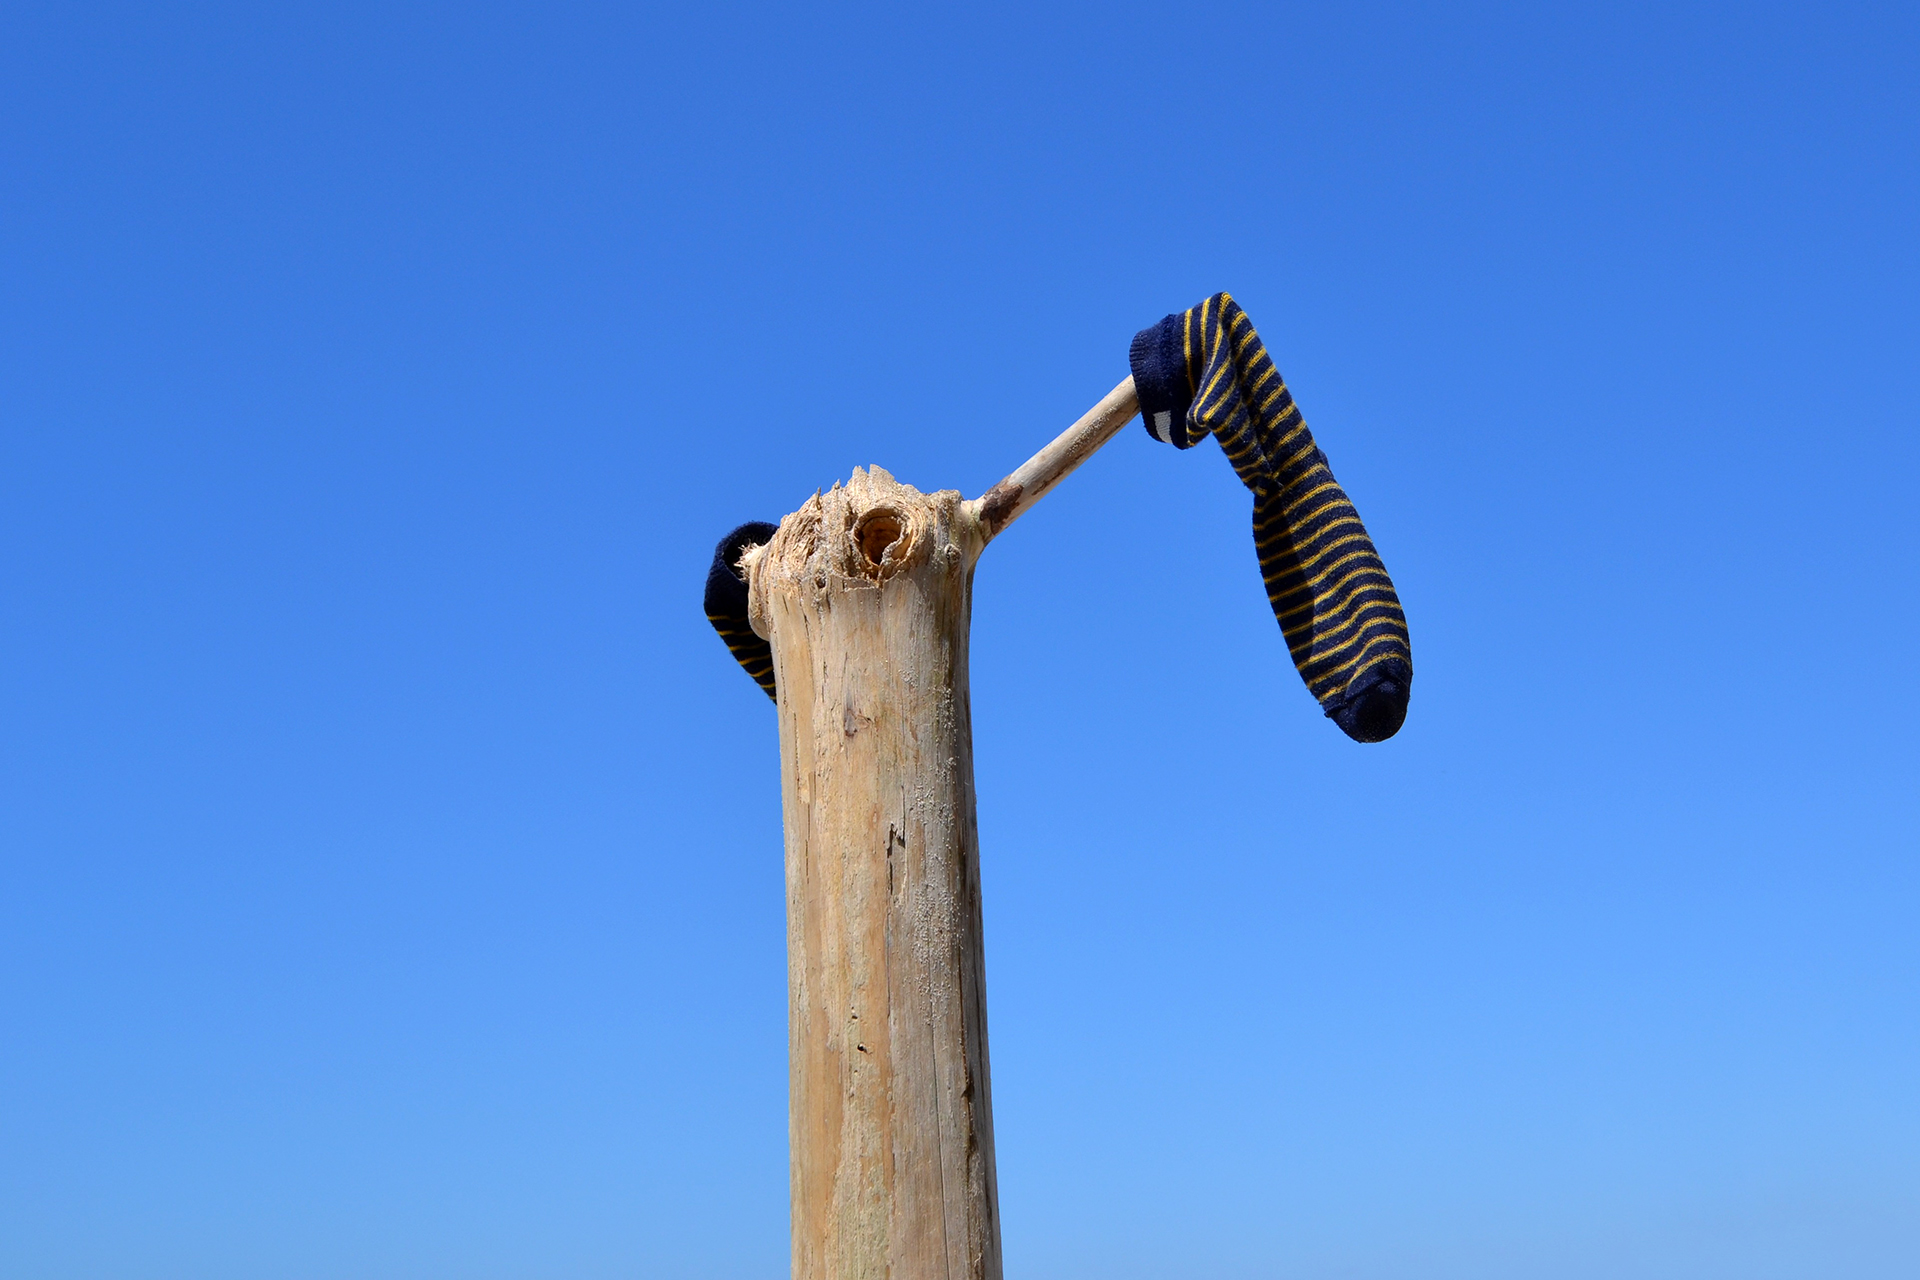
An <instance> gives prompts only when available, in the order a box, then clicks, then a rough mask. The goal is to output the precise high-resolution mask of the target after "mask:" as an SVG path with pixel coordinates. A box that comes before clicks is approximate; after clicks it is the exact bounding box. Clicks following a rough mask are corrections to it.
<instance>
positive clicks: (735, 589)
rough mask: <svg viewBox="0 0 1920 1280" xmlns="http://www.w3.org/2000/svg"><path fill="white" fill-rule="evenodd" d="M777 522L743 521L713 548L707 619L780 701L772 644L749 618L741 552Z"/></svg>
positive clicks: (765, 536)
mask: <svg viewBox="0 0 1920 1280" xmlns="http://www.w3.org/2000/svg"><path fill="white" fill-rule="evenodd" d="M779 528H780V526H779V525H777V524H768V523H767V522H766V521H764V520H754V521H750V522H748V523H747V524H743V525H741V526H740V527H739V528H738V529H735V530H734V531H733V532H732V533H730V534H728V535H727V536H726V537H724V538H722V539H720V545H719V546H717V547H715V548H714V549H713V564H712V566H711V567H709V568H708V569H707V599H706V605H707V621H708V622H711V623H712V624H713V629H714V630H715V631H718V632H719V633H720V638H721V639H722V640H724V641H726V642H727V652H729V653H731V654H732V655H733V657H734V660H735V661H736V662H738V663H739V664H740V665H741V666H742V667H745V668H746V671H747V674H748V675H750V676H752V677H753V678H754V679H755V680H756V681H758V682H759V684H760V687H761V688H762V689H765V690H766V691H767V696H768V697H769V698H773V699H774V700H775V701H778V700H779V699H778V696H777V695H776V694H775V692H774V686H773V646H772V645H770V644H768V643H767V642H766V641H765V640H762V639H761V638H760V637H759V636H757V635H755V634H753V626H752V624H751V623H749V622H748V621H747V584H746V581H745V580H744V579H743V578H741V576H740V553H741V552H742V551H745V550H746V549H747V548H748V547H751V546H754V545H756V544H764V543H766V542H767V541H768V540H769V539H771V538H772V537H773V535H774V534H775V533H776V532H778V531H779Z"/></svg>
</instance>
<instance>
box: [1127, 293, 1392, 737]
mask: <svg viewBox="0 0 1920 1280" xmlns="http://www.w3.org/2000/svg"><path fill="white" fill-rule="evenodd" d="M1130 363H1131V364H1132V365H1133V381H1134V388H1135V390H1136V391H1137V392H1138V393H1139V396H1140V416H1141V418H1142V419H1143V420H1144V421H1145V423H1146V427H1147V431H1148V433H1149V434H1151V435H1152V436H1153V437H1154V439H1156V440H1159V441H1161V442H1162V443H1165V444H1170V445H1172V446H1174V447H1175V448H1176V449H1190V448H1192V447H1193V446H1194V445H1196V444H1198V443H1199V442H1200V441H1201V439H1202V438H1203V437H1205V436H1206V435H1208V434H1209V433H1211V434H1212V435H1213V437H1214V438H1215V439H1217V440H1218V441H1219V442H1220V448H1221V449H1222V450H1223V451H1224V452H1225V453H1226V455H1227V460H1228V461H1229V462H1231V463H1233V469H1234V471H1235V472H1236V473H1237V474H1238V475H1239V477H1240V481H1241V483H1242V484H1244V485H1246V486H1247V488H1248V489H1250V490H1252V491H1253V541H1254V547H1255V549H1256V550H1257V551H1258V553H1259V556H1260V573H1261V576H1262V577H1264V578H1265V579H1266V584H1267V600H1268V601H1269V602H1270V603H1271V604H1272V606H1273V616H1274V617H1275V618H1276V619H1277V620H1278V621H1279V623H1280V632H1281V634H1282V635H1283V636H1284V637H1285V638H1286V641H1287V649H1288V651H1289V652H1290V653H1291V654H1292V655H1293V665H1294V666H1295V667H1296V668H1297V669H1298V670H1299V672H1300V678H1301V679H1302V680H1304V681H1306V685H1307V690H1308V692H1310V693H1312V694H1313V696H1314V697H1315V698H1317V699H1318V700H1319V702H1320V705H1321V707H1322V708H1323V709H1324V710H1325V711H1326V713H1327V716H1328V718H1330V719H1331V720H1332V721H1333V722H1334V723H1335V724H1337V725H1339V726H1340V727H1341V729H1343V730H1345V731H1346V734H1347V736H1348V737H1350V738H1352V739H1354V740H1355V741H1356V742H1379V741H1381V740H1383V739H1385V738H1391V737H1392V736H1393V735H1394V733H1395V732H1397V731H1398V730H1399V728H1400V724H1401V722H1402V721H1403V720H1405V719H1406V716H1407V694H1408V691H1409V689H1410V687H1411V686H1412V683H1413V650H1412V648H1411V647H1410V646H1409V644H1408V641H1407V619H1406V615H1405V614H1404V613H1402V612H1401V609H1400V597H1399V596H1397V595H1396V594H1394V590H1393V582H1392V580H1391V579H1389V578H1388V577H1387V570H1386V567H1385V566H1384V565H1382V564H1381V563H1380V554H1379V552H1377V551H1375V550H1374V549H1373V540H1372V539H1371V538H1369V537H1368V536H1367V531H1366V529H1365V527H1363V526H1362V525H1361V523H1360V516H1359V514H1358V513H1357V512H1356V511H1354V509H1353V504H1352V503H1351V502H1349V501H1347V495H1346V494H1345V493H1344V492H1343V491H1342V490H1341V488H1340V486H1339V484H1338V483H1337V482H1335V480H1334V478H1333V472H1332V471H1330V470H1329V469H1328V468H1327V455H1326V454H1324V453H1322V452H1320V450H1319V448H1318V447H1317V446H1316V445H1315V444H1314V443H1313V435H1312V433H1311V432H1309V431H1308V430H1307V424H1306V422H1305V420H1303V419H1302V418H1301V416H1300V409H1299V407H1298V406H1297V405H1295V404H1294V403H1293V394H1292V393H1291V392H1289V391H1288V390H1287V384H1286V382H1285V381H1284V380H1282V378H1281V377H1280V373H1279V371H1278V370H1276V369H1275V368H1274V367H1273V361H1272V360H1271V359H1270V358H1269V357H1268V355H1267V349H1266V347H1265V345H1264V344H1262V343H1261V341H1260V335H1259V334H1257V333H1255V332H1254V331H1253V322H1252V321H1250V320H1248V319H1247V314H1246V312H1244V311H1242V310H1241V309H1240V306H1239V304H1238V303H1236V302H1235V301H1234V300H1233V299H1232V297H1230V296H1229V295H1227V294H1224V293H1216V294H1215V295H1213V297H1211V298H1208V299H1207V300H1206V301H1205V302H1203V303H1201V304H1200V305H1199V306H1197V307H1194V308H1193V309H1192V310H1190V311H1186V312H1184V313H1182V314H1179V315H1171V316H1168V317H1167V318H1166V319H1164V320H1162V321H1161V322H1160V323H1159V324H1157V325H1154V326H1153V327H1152V328H1151V329H1143V330H1141V331H1140V333H1139V335H1138V336H1136V337H1135V338H1134V340H1133V349H1132V351H1131V352H1130Z"/></svg>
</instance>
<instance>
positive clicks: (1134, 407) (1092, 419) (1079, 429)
mask: <svg viewBox="0 0 1920 1280" xmlns="http://www.w3.org/2000/svg"><path fill="white" fill-rule="evenodd" d="M1139 412H1140V397H1139V396H1138V395H1137V394H1135V392H1134V389H1133V379H1132V378H1128V379H1127V380H1126V381H1124V382H1122V383H1121V384H1120V385H1119V386H1117V387H1115V388H1114V389H1113V390H1111V391H1109V392H1107V394H1106V398H1105V399H1103V400H1101V401H1100V403H1099V404H1097V405H1095V406H1093V408H1091V409H1089V410H1087V411H1086V413H1084V414H1083V415H1081V418H1080V420H1079V421H1078V422H1076V423H1074V424H1073V425H1072V426H1070V427H1068V428H1067V429H1066V430H1065V431H1062V432H1061V433H1060V434H1059V435H1057V436H1055V437H1054V439H1053V443H1052V444H1049V445H1048V446H1047V447H1046V448H1044V449H1042V450H1041V451H1040V452H1038V453H1036V454H1034V455H1033V456H1032V457H1031V458H1028V459H1027V460H1026V461H1025V462H1023V463H1021V464H1020V468H1019V469H1018V470H1017V471H1015V472H1014V473H1013V474H1012V475H1010V476H1008V477H1007V478H1006V479H1005V480H1002V481H1001V482H1000V483H999V484H997V485H995V486H993V488H991V489H989V490H987V491H986V492H985V493H983V494H981V495H980V496H979V497H978V498H975V499H974V500H973V501H972V502H969V503H967V504H966V505H967V508H968V509H969V510H970V511H971V512H972V514H973V516H974V518H975V519H976V520H977V521H979V525H980V530H981V532H982V533H984V534H985V535H986V537H987V539H988V540H989V541H991V540H992V539H993V538H994V537H996V536H997V535H998V534H999V533H1000V531H1001V530H1003V529H1005V528H1006V527H1007V526H1008V525H1010V524H1012V523H1013V522H1014V521H1015V520H1018V519H1019V518H1020V517H1021V516H1022V515H1023V514H1024V513H1025V512H1026V510H1027V508H1028V507H1031V506H1032V505H1033V504H1034V503H1036V502H1038V501H1040V499H1042V498H1044V497H1046V496H1047V494H1048V493H1049V492H1050V491H1051V490H1052V489H1053V486H1055V485H1056V484H1059V483H1060V482H1061V481H1062V480H1064V479H1066V477H1067V475H1068V473H1070V472H1071V471H1072V470H1073V469H1074V468H1075V467H1077V466H1079V465H1080V464H1081V463H1083V462H1085V461H1086V460H1087V459H1088V458H1090V457H1092V456H1093V451H1094V450H1095V449H1098V448H1099V447H1100V446H1101V445H1103V444H1105V443H1106V442H1107V441H1109V440H1111V439H1113V438H1114V437H1115V436H1116V435H1119V434H1120V428H1122V427H1124V426H1126V425H1127V423H1129V422H1131V421H1133V417H1134V415H1135V414H1137V413H1139Z"/></svg>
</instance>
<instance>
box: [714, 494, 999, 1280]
mask: <svg viewBox="0 0 1920 1280" xmlns="http://www.w3.org/2000/svg"><path fill="white" fill-rule="evenodd" d="M986 540H987V535H986V531H985V529H984V528H983V527H982V523H981V520H980V517H979V514H978V504H977V503H966V502H963V501H962V499H961V497H960V495H959V494H958V493H955V492H952V491H951V490H949V491H945V492H941V493H934V494H922V493H920V492H919V491H918V490H916V489H913V488H911V487H909V486H906V485H901V484H898V483H896V482H895V481H894V479H893V477H891V476H889V475H888V474H887V473H886V472H884V471H882V470H880V469H879V468H874V469H873V470H871V471H869V472H862V471H859V470H856V471H855V472H854V473H853V478H852V480H851V481H849V482H848V483H847V484H846V485H845V486H844V487H836V488H834V489H833V490H831V491H829V492H827V493H823V494H817V495H816V496H815V497H814V498H812V499H811V500H810V501H808V502H807V504H806V505H805V506H803V507H802V508H801V509H800V510H799V511H796V512H795V513H793V514H792V515H790V516H788V517H787V518H786V519H785V520H783V521H782V522H781V524H780V531H779V532H778V533H777V534H776V535H775V536H774V538H773V539H772V541H771V542H769V543H768V544H767V546H765V547H763V548H757V549H752V550H749V551H748V552H747V554H746V555H745V556H744V557H743V560H742V563H743V566H744V567H745V569H746V570H747V576H748V582H749V588H750V595H751V600H752V617H753V626H754V630H755V631H757V632H759V633H760V634H761V635H762V636H763V637H765V638H766V639H768V640H769V641H771V642H772V645H773V656H774V669H775V672H776V674H777V677H778V680H779V718H780V767H781V774H782V781H781V788H782V799H783V801H784V808H785V826H786V868H787V965H788V980H789V997H790V1002H789V1021H788V1046H789V1053H790V1090H791V1097H790V1102H791V1108H790V1113H789V1132H790V1138H791V1160H792V1193H793V1275H794V1277H795V1280H999V1277H1000V1274H1001V1267H1000V1223H999V1211H998V1203H997V1196H996V1190H995V1179H994V1161H993V1118H992V1095H991V1091H990V1090H989V1087H988V1079H987V1019H986V994H985V989H984V976H985V975H984V961H983V956H982V950H981V936H980V934H981V919H980V868H979V842H978V836H977V833H976V830H975V823H974V790H973V733H972V725H971V720H970V713H969V709H968V701H967V631H968V624H969V616H970V610H971V595H972V579H973V567H974V563H975V560H976V559H977V557H978V556H979V554H980V551H981V549H982V548H983V547H984V546H985V545H986Z"/></svg>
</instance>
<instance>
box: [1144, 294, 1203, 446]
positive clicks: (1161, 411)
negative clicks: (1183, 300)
mask: <svg viewBox="0 0 1920 1280" xmlns="http://www.w3.org/2000/svg"><path fill="white" fill-rule="evenodd" d="M1185 322H1186V315H1185V314H1184V313H1175V314H1173V315H1170V316H1168V317H1167V318H1166V319H1164V320H1162V321H1161V322H1160V323H1159V324H1156V325H1153V326H1152V327H1150V328H1146V329H1142V330H1141V331H1140V332H1139V333H1137V334H1135V335H1134V336H1133V345H1132V347H1130V348H1129V349H1128V351H1127V363H1128V364H1129V365H1131V366H1132V368H1133V389H1134V392H1135V394H1137V395H1138V396H1139V397H1140V421H1141V422H1142V423H1143V424H1144V425H1145V426H1146V428H1147V434H1148V435H1150V436H1152V437H1153V438H1154V439H1155V440H1158V441H1160V442H1161V443H1162V444H1170V445H1172V446H1173V447H1174V448H1176V449H1189V448H1192V447H1193V444H1194V441H1193V437H1192V433H1191V432H1189V431H1188V430H1187V410H1188V409H1191V408H1192V407H1193V391H1194V388H1193V379H1192V377H1191V376H1190V375H1189V374H1188V372H1187V339H1186V323H1185Z"/></svg>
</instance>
